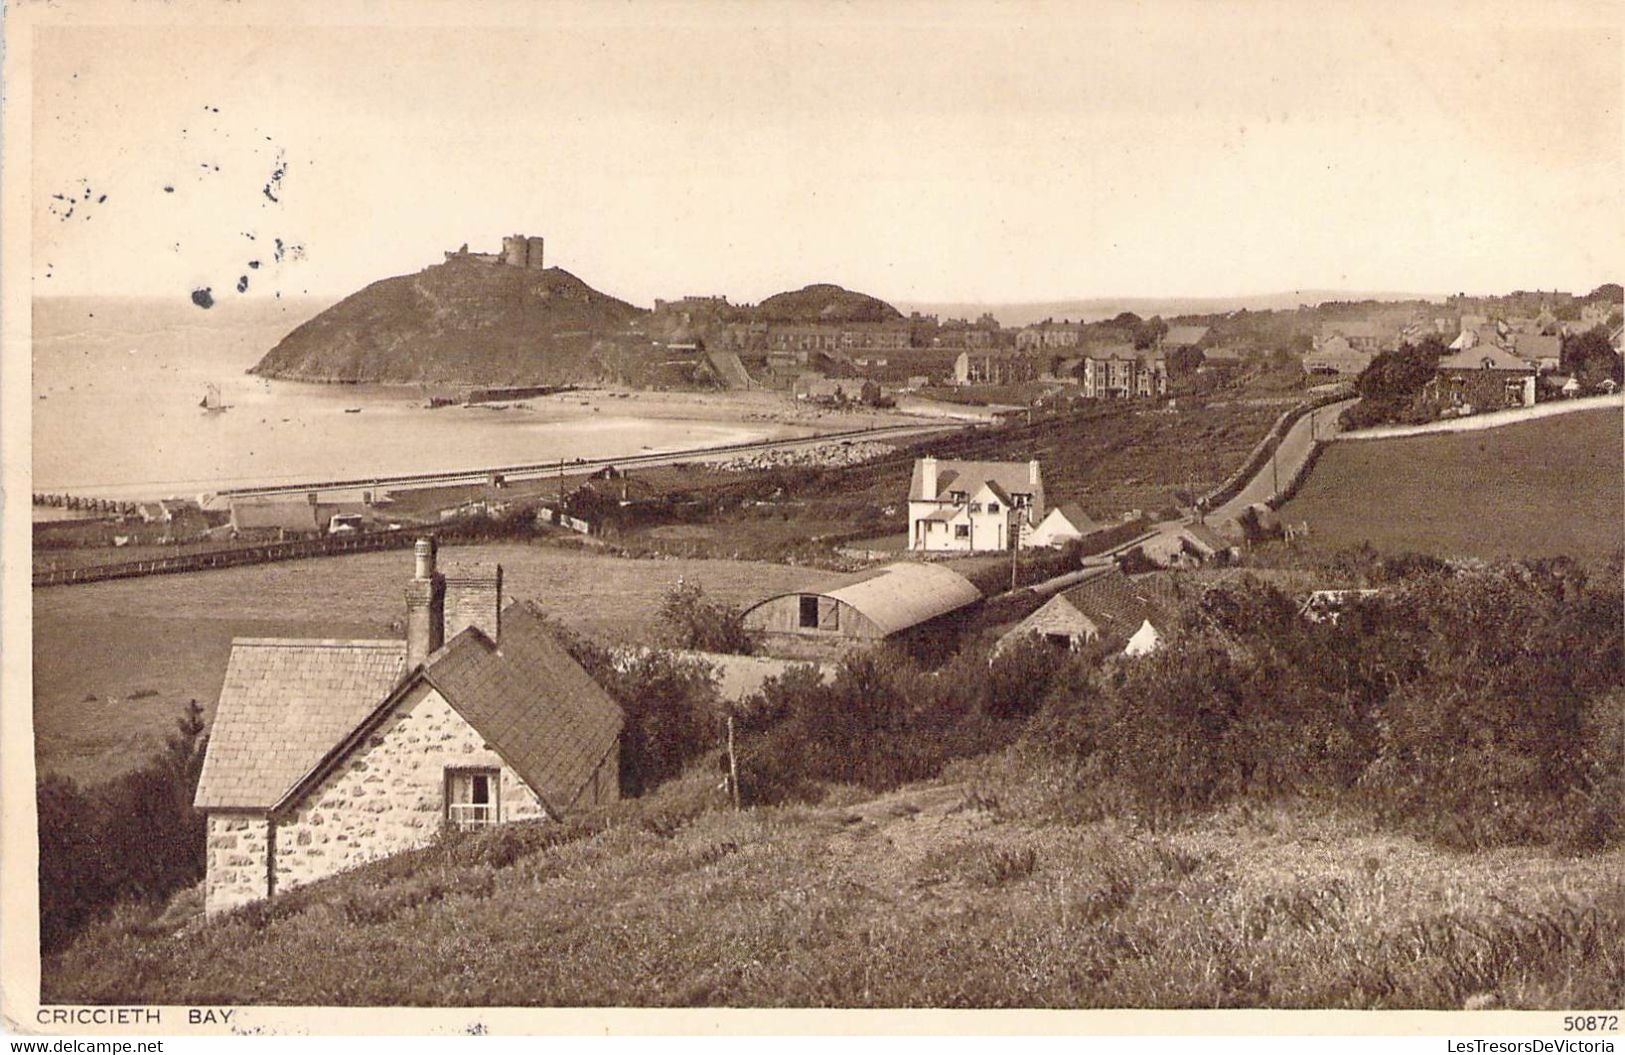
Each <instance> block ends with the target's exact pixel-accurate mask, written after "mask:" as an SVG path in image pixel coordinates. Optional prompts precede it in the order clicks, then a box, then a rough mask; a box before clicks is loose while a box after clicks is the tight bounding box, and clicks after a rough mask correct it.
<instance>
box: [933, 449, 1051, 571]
mask: <svg viewBox="0 0 1625 1055" xmlns="http://www.w3.org/2000/svg"><path fill="white" fill-rule="evenodd" d="M1044 512H1045V508H1044V475H1043V473H1042V472H1041V471H1040V470H1039V466H1038V462H1036V461H1029V462H973V461H948V460H942V461H939V460H937V459H936V458H932V457H925V458H921V459H919V460H918V461H916V462H915V463H914V477H913V480H912V481H911V482H910V484H909V492H908V548H909V549H911V550H921V551H927V552H939V553H978V552H989V551H997V550H1007V549H1010V548H1011V547H1013V546H1015V545H1017V544H1019V543H1020V541H1021V539H1022V538H1023V537H1024V535H1025V534H1026V533H1027V532H1028V531H1030V530H1031V529H1032V527H1033V526H1034V525H1036V524H1037V523H1038V522H1039V521H1040V520H1042V519H1043V517H1044Z"/></svg>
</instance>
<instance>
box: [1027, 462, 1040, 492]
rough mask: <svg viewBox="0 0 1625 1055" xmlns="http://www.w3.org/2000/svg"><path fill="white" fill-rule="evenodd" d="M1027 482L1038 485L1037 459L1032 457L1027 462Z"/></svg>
mask: <svg viewBox="0 0 1625 1055" xmlns="http://www.w3.org/2000/svg"><path fill="white" fill-rule="evenodd" d="M1027 482H1028V483H1029V484H1031V485H1032V486H1034V487H1037V486H1038V459H1037V458H1034V459H1033V460H1032V461H1030V462H1028V463H1027Z"/></svg>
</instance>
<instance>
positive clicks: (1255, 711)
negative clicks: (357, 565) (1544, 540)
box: [1027, 560, 1625, 848]
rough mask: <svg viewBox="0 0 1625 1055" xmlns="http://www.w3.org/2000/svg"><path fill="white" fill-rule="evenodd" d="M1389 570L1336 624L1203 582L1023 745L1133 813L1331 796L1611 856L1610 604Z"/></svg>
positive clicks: (1057, 701)
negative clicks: (1148, 641) (1071, 767)
mask: <svg viewBox="0 0 1625 1055" xmlns="http://www.w3.org/2000/svg"><path fill="white" fill-rule="evenodd" d="M1405 570H1406V571H1408V572H1409V574H1410V577H1409V578H1406V579H1404V580H1402V581H1400V582H1399V583H1398V584H1396V585H1392V586H1390V588H1389V589H1388V591H1387V592H1386V593H1385V594H1384V595H1382V596H1379V597H1378V598H1375V599H1371V600H1368V601H1365V602H1361V603H1355V604H1352V605H1350V606H1349V607H1348V608H1347V609H1345V610H1344V611H1343V612H1342V614H1341V615H1340V617H1339V619H1338V621H1337V622H1335V623H1333V622H1330V621H1326V622H1320V623H1316V622H1312V621H1310V620H1307V619H1303V618H1301V617H1299V616H1298V614H1297V610H1296V606H1295V605H1294V604H1293V602H1292V600H1291V599H1290V598H1288V597H1287V596H1286V595H1284V594H1282V593H1281V592H1280V591H1278V590H1275V589H1273V588H1271V587H1268V586H1265V585H1263V584H1260V583H1257V582H1252V581H1248V580H1241V581H1238V582H1232V583H1229V584H1226V585H1224V586H1218V587H1214V588H1212V589H1210V590H1208V591H1207V593H1206V594H1205V595H1204V597H1203V599H1202V601H1201V603H1200V604H1199V605H1198V606H1197V608H1196V610H1195V612H1194V613H1192V616H1191V618H1190V620H1189V623H1190V625H1189V626H1187V627H1186V628H1185V629H1184V631H1183V632H1180V633H1176V634H1174V635H1173V636H1172V639H1171V640H1170V641H1169V642H1168V643H1167V645H1166V646H1165V647H1164V648H1163V649H1162V650H1160V651H1159V652H1157V653H1155V654H1153V655H1152V656H1150V657H1147V658H1145V659H1142V660H1139V661H1136V662H1134V663H1131V664H1125V665H1123V666H1122V667H1121V668H1120V669H1119V670H1118V671H1116V672H1115V673H1114V674H1113V675H1112V676H1110V677H1106V678H1102V679H1098V684H1090V683H1088V682H1083V683H1079V684H1078V685H1076V686H1075V687H1067V688H1063V689H1062V690H1061V691H1059V692H1055V693H1052V694H1051V695H1050V697H1049V698H1048V700H1047V701H1046V703H1045V704H1044V706H1043V708H1042V710H1041V712H1040V717H1039V719H1038V720H1037V721H1036V722H1034V723H1032V725H1031V727H1030V728H1029V729H1028V730H1027V739H1028V740H1029V741H1030V742H1031V744H1032V745H1033V746H1034V747H1035V748H1038V749H1041V750H1046V751H1049V752H1052V753H1056V754H1060V755H1066V756H1070V757H1074V758H1079V759H1084V760H1087V761H1088V762H1089V763H1090V764H1091V766H1092V767H1093V770H1094V772H1096V773H1097V774H1098V775H1099V777H1100V779H1101V780H1103V781H1106V782H1109V783H1112V784H1115V785H1119V786H1120V787H1122V788H1123V789H1124V790H1126V791H1127V792H1128V793H1129V795H1130V796H1131V797H1132V799H1133V801H1134V802H1135V803H1136V804H1137V808H1138V809H1139V810H1140V811H1141V813H1142V814H1143V815H1144V816H1146V817H1148V818H1151V819H1155V818H1158V817H1164V816H1171V815H1176V814H1180V813H1189V812H1193V811H1199V810H1205V809H1209V808H1212V807H1215V806H1217V805H1219V804H1221V803H1223V802H1225V801H1228V800H1232V799H1237V798H1244V797H1256V798H1271V797H1274V796H1278V795H1281V794H1289V793H1310V794H1322V793H1331V794H1348V795H1351V796H1353V797H1355V798H1357V799H1359V800H1360V801H1362V802H1364V803H1365V804H1366V805H1367V806H1368V807H1369V808H1370V809H1371V811H1372V812H1373V814H1374V815H1375V816H1376V817H1377V818H1378V819H1379V820H1381V821H1383V822H1385V823H1387V824H1389V825H1391V826H1394V827H1398V828H1403V829H1406V830H1410V831H1414V832H1416V833H1418V834H1421V835H1424V836H1427V837H1430V838H1433V839H1435V840H1437V841H1440V842H1443V843H1445V844H1448V845H1454V846H1462V847H1473V848H1476V847H1483V846H1491V845H1497V844H1503V843H1551V844H1559V845H1564V846H1570V847H1574V848H1596V847H1601V846H1607V845H1612V844H1614V843H1617V842H1618V841H1619V839H1620V834H1621V809H1622V803H1625V796H1622V794H1621V791H1622V790H1625V759H1622V758H1621V757H1620V752H1619V750H1618V745H1619V742H1620V738H1621V733H1622V730H1625V715H1622V704H1625V694H1622V693H1620V691H1619V689H1618V686H1617V678H1618V672H1619V670H1620V667H1621V661H1622V659H1625V648H1622V644H1621V637H1622V630H1621V626H1622V621H1625V610H1622V609H1625V604H1622V601H1621V597H1620V594H1619V591H1618V590H1617V589H1614V588H1610V585H1607V584H1605V585H1604V586H1601V587H1598V586H1593V585H1591V584H1590V583H1589V581H1588V580H1587V577H1586V576H1585V574H1584V573H1583V572H1582V571H1581V570H1580V569H1579V568H1578V566H1576V565H1575V564H1573V562H1570V561H1562V560H1559V561H1549V562H1532V563H1527V564H1518V565H1506V566H1501V567H1492V568H1467V569H1457V570H1448V571H1439V570H1438V569H1435V568H1433V567H1432V566H1428V565H1418V566H1413V567H1407V568H1406V569H1405ZM1608 578H1609V579H1610V581H1617V578H1618V574H1617V569H1616V570H1615V571H1613V572H1611V573H1610V576H1609V577H1608Z"/></svg>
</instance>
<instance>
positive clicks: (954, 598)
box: [744, 561, 982, 659]
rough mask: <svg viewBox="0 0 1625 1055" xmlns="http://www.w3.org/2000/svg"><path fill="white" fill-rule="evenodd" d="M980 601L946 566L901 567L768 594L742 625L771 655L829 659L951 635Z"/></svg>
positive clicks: (979, 594) (973, 588)
mask: <svg viewBox="0 0 1625 1055" xmlns="http://www.w3.org/2000/svg"><path fill="white" fill-rule="evenodd" d="M981 600H982V591H981V590H979V589H977V588H976V586H975V584H973V583H972V582H971V581H970V580H969V579H967V578H965V577H964V576H963V575H961V574H959V573H958V572H956V571H953V570H952V569H950V568H945V567H943V566H942V565H940V564H927V563H919V562H914V561H900V562H898V563H896V564H888V565H886V566H884V567H881V568H873V569H870V570H868V571H865V572H860V573H858V574H856V575H853V576H850V577H848V578H847V579H846V580H845V581H843V582H840V583H838V584H836V585H835V586H832V587H825V588H823V589H819V590H803V591H797V592H792V593H781V594H775V595H774V596H772V597H768V598H766V599H764V600H762V601H759V602H757V603H756V604H754V605H752V606H751V607H750V608H747V609H746V610H745V613H744V623H745V627H746V629H748V630H752V631H754V632H756V633H758V634H760V635H761V638H762V644H763V646H764V649H765V650H766V651H767V652H769V653H771V654H776V655H782V656H791V657H796V658H812V659H825V658H836V657H839V656H840V655H841V654H843V653H845V652H847V651H849V650H851V649H853V648H859V647H863V646H868V645H878V644H880V643H881V642H882V641H897V642H899V643H906V642H907V641H908V640H909V639H912V638H916V637H918V636H921V635H925V636H929V635H931V634H933V633H938V632H951V630H952V629H953V625H954V620H955V619H956V618H958V617H959V616H961V615H962V614H964V613H965V612H966V611H967V610H968V609H970V608H972V607H974V606H975V605H976V604H978V603H979V602H980V601H981Z"/></svg>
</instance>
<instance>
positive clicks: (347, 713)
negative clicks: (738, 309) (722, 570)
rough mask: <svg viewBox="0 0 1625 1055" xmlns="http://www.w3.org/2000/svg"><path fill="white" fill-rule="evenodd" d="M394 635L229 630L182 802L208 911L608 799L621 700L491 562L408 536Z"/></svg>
mask: <svg viewBox="0 0 1625 1055" xmlns="http://www.w3.org/2000/svg"><path fill="white" fill-rule="evenodd" d="M406 600H407V619H406V625H407V632H406V639H405V640H404V641H401V640H362V641H335V640H293V639H285V638H239V639H237V640H236V641H234V642H232V649H231V658H230V659H229V660H228V662H227V664H226V674H225V680H224V684H223V685H222V687H221V690H220V701H219V704H218V706H217V708H216V711H215V716H214V722H213V725H212V726H211V728H210V732H209V745H208V749H207V753H206V754H205V756H204V761H203V770H202V773H201V775H200V776H199V778H198V787H197V793H196V797H195V800H194V805H195V806H196V807H197V808H198V809H199V810H201V811H202V812H203V813H204V814H205V816H206V828H207V837H206V838H207V843H206V859H205V860H206V864H205V881H204V905H205V909H206V911H207V912H208V913H209V914H210V915H213V914H216V913H219V912H222V911H225V910H228V909H231V908H234V907H236V906H238V905H243V904H246V903H249V902H252V901H258V900H262V899H264V898H268V897H272V896H273V895H275V894H277V893H281V892H283V891H286V890H288V889H290V888H292V887H295V886H299V885H301V884H304V883H308V882H311V881H313V880H316V879H319V878H321V877H323V876H327V875H331V874H333V873H334V872H338V871H341V870H344V869H348V868H352V867H355V866H356V865H360V864H363V863H365V862H367V861H370V860H373V859H376V858H379V857H383V856H386V855H389V854H394V853H399V852H401V851H404V850H410V849H414V848H417V847H420V846H424V845H426V844H427V843H429V842H431V841H432V840H434V839H435V838H436V837H437V836H438V835H439V833H440V832H441V831H442V830H443V829H445V828H448V827H450V828H470V827H484V826H487V825H495V824H502V823H506V822H509V821H516V820H528V819H543V818H547V819H553V820H558V819H561V818H563V817H565V816H568V815H569V814H570V813H572V812H573V811H577V810H581V809H584V808H587V807H589V806H594V805H598V804H603V803H608V802H612V801H614V800H615V799H616V798H618V797H619V764H620V754H619V744H620V733H621V727H622V723H623V715H622V712H621V709H620V707H619V705H618V704H616V703H615V701H614V700H613V699H611V698H610V696H609V695H608V694H607V693H606V692H605V691H604V690H603V689H602V688H601V687H599V685H598V684H597V683H596V682H594V681H593V680H592V678H591V677H590V676H589V675H588V674H587V672H586V671H585V670H584V669H582V667H581V666H580V664H578V663H577V662H576V661H575V660H574V659H573V658H572V657H571V656H570V654H569V653H568V652H566V651H565V650H564V647H563V646H562V645H561V644H559V642H558V641H557V640H556V639H555V638H554V637H553V635H552V633H551V631H550V630H549V629H548V628H547V626H546V624H545V622H544V621H543V620H542V618H541V617H540V615H539V614H538V613H537V612H536V611H535V610H534V609H533V608H531V607H529V606H527V605H519V604H515V605H510V606H508V607H506V608H504V607H503V606H502V569H501V566H500V565H484V564H474V565H462V566H452V567H448V568H447V569H445V571H444V572H442V571H440V570H439V569H437V567H436V554H435V547H434V544H433V542H432V541H430V540H427V539H425V540H420V541H419V542H418V544H417V547H416V551H415V554H414V573H413V576H412V578H411V579H410V580H409V581H408V582H407V584H406Z"/></svg>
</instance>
